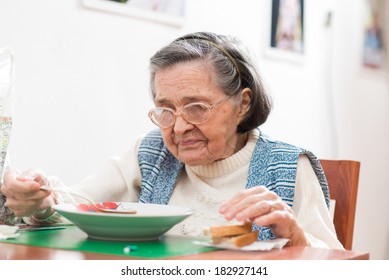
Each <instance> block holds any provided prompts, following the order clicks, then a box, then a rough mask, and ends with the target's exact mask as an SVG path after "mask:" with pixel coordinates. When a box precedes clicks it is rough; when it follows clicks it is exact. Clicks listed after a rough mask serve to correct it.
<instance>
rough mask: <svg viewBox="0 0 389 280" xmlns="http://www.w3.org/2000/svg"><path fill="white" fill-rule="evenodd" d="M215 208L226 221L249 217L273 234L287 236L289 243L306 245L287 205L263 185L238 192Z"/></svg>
mask: <svg viewBox="0 0 389 280" xmlns="http://www.w3.org/2000/svg"><path fill="white" fill-rule="evenodd" d="M219 211H220V213H221V214H222V215H223V216H224V217H225V218H226V219H227V220H233V219H235V220H237V221H246V220H250V221H252V222H253V223H255V224H257V225H258V226H263V227H270V228H271V230H272V232H273V233H274V234H275V235H276V236H277V237H280V238H288V239H290V241H289V245H308V241H307V239H306V237H305V234H304V231H303V229H302V228H301V226H300V225H299V224H298V223H297V220H296V217H295V215H294V213H293V211H292V209H291V207H290V206H289V205H287V204H286V203H285V202H284V201H283V200H282V199H281V198H280V197H279V196H278V195H277V194H276V193H275V192H273V191H269V190H268V189H267V188H265V187H263V186H257V187H253V188H249V189H245V190H242V191H240V192H239V193H237V194H236V195H235V196H233V197H232V198H231V199H229V200H227V201H225V202H224V203H223V204H222V205H221V206H220V209H219Z"/></svg>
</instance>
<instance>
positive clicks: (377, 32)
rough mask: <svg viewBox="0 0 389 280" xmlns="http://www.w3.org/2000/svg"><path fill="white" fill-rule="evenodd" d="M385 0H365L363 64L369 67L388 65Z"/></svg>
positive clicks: (376, 67)
mask: <svg viewBox="0 0 389 280" xmlns="http://www.w3.org/2000/svg"><path fill="white" fill-rule="evenodd" d="M385 2H386V1H384V0H365V9H364V12H365V13H364V20H363V22H364V26H363V51H362V65H363V67H364V68H367V69H374V70H378V69H383V68H384V67H385V66H386V63H387V62H386V61H385V60H387V57H386V56H387V55H388V53H387V50H385V40H386V38H385V36H386V35H387V34H388V30H386V28H387V23H388V22H385V21H387V19H386V15H385V11H386V9H385V5H388V4H387V3H385Z"/></svg>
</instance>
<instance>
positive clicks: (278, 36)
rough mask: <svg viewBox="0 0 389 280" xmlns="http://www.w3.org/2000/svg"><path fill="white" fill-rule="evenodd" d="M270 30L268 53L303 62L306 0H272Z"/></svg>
mask: <svg viewBox="0 0 389 280" xmlns="http://www.w3.org/2000/svg"><path fill="white" fill-rule="evenodd" d="M270 29H271V30H270V38H269V45H268V48H267V51H266V53H267V54H268V55H271V56H273V57H278V58H283V59H287V60H290V61H294V62H301V59H302V56H303V54H304V0H272V2H271V25H270Z"/></svg>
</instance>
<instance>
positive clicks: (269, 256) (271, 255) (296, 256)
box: [0, 243, 369, 260]
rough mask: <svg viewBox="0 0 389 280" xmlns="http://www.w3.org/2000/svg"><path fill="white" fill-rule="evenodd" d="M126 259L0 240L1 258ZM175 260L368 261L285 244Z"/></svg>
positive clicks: (365, 256) (362, 255) (359, 254)
mask: <svg viewBox="0 0 389 280" xmlns="http://www.w3.org/2000/svg"><path fill="white" fill-rule="evenodd" d="M61 259H74V260H126V259H134V258H131V257H122V256H114V255H108V254H97V253H86V252H81V251H72V250H60V249H53V248H45V247H36V246H28V245H19V244H7V243H0V260H61ZM167 259H177V260H368V259H369V254H368V253H362V252H354V251H348V250H346V251H342V250H327V249H318V248H310V247H299V246H296V247H284V248H283V249H273V250H270V251H264V252H242V251H233V250H220V251H211V252H205V253H200V254H192V255H186V256H179V257H172V258H167Z"/></svg>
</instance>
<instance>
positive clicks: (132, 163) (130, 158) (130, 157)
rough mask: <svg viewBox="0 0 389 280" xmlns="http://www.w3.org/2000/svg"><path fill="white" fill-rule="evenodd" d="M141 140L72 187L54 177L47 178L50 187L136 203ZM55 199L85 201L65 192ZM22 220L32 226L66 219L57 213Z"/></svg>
mask: <svg viewBox="0 0 389 280" xmlns="http://www.w3.org/2000/svg"><path fill="white" fill-rule="evenodd" d="M140 139H141V138H139V139H138V141H137V142H136V144H135V145H134V146H133V147H132V148H130V149H128V150H127V151H126V152H125V153H123V155H122V156H120V157H112V158H111V159H110V160H108V161H107V162H106V163H105V164H104V165H103V166H102V167H101V168H100V169H99V170H98V171H97V172H95V173H94V174H92V175H90V176H88V177H86V178H85V179H84V180H82V181H81V182H80V183H78V184H76V185H74V186H67V185H66V184H64V183H63V181H62V180H60V179H59V178H57V177H54V176H52V177H48V181H49V184H50V187H52V188H53V189H55V188H56V187H60V188H63V187H65V188H68V189H69V191H70V192H75V193H81V194H84V195H86V196H88V197H89V198H90V199H92V200H93V201H117V202H119V201H127V202H138V200H139V193H140V187H141V175H140V170H139V166H138V160H137V150H138V146H139V143H140ZM55 201H56V202H57V203H58V202H68V203H73V202H76V203H81V202H84V201H82V200H80V199H79V198H77V196H71V195H68V194H56V195H55ZM23 220H24V221H25V222H26V223H27V224H31V225H43V224H68V223H69V221H67V220H66V219H64V218H62V217H61V216H60V215H58V213H56V212H55V213H53V215H51V216H49V217H47V218H46V219H44V220H38V219H36V218H34V217H24V218H23Z"/></svg>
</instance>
